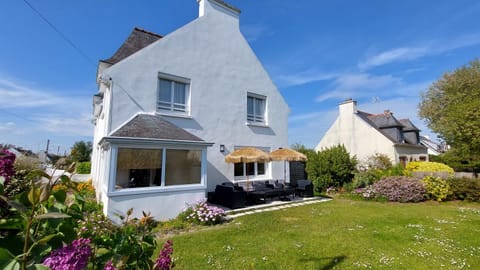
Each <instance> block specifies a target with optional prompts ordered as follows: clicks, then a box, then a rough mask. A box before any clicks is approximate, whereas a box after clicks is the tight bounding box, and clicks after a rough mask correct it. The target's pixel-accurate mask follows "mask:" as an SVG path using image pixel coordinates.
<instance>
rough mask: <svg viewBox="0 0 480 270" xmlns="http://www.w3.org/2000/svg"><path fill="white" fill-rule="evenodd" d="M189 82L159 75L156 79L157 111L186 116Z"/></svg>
mask: <svg viewBox="0 0 480 270" xmlns="http://www.w3.org/2000/svg"><path fill="white" fill-rule="evenodd" d="M189 88H190V81H189V80H188V79H185V78H180V77H176V76H172V75H166V74H160V75H159V78H158V100H157V110H158V111H161V112H174V113H184V114H188V111H189V96H190V92H189Z"/></svg>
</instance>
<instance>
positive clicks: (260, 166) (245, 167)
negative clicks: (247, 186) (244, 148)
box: [234, 162, 266, 177]
mask: <svg viewBox="0 0 480 270" xmlns="http://www.w3.org/2000/svg"><path fill="white" fill-rule="evenodd" d="M265 167H266V166H265V163H264V162H248V163H235V169H234V174H235V177H246V176H248V177H252V176H253V177H254V176H264V175H265V171H266V170H265Z"/></svg>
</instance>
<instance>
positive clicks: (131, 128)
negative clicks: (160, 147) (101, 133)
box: [112, 114, 203, 142]
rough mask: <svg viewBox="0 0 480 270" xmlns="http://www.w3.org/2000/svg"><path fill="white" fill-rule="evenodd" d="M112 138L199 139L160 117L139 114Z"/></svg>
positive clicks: (200, 140) (198, 140)
mask: <svg viewBox="0 0 480 270" xmlns="http://www.w3.org/2000/svg"><path fill="white" fill-rule="evenodd" d="M112 137H130V138H147V139H161V140H179V141H197V142H203V140H202V139H200V138H199V137H197V136H195V135H193V134H191V133H190V132H188V131H186V130H184V129H182V128H180V127H178V126H176V125H174V124H172V123H171V122H169V121H167V120H165V119H164V118H163V117H161V116H158V115H150V114H138V115H136V116H135V117H134V118H133V119H132V120H130V121H129V122H128V123H126V124H125V125H123V126H122V127H121V128H119V129H118V130H117V131H115V132H114V133H113V134H112Z"/></svg>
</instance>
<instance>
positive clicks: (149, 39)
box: [102, 27, 162, 65]
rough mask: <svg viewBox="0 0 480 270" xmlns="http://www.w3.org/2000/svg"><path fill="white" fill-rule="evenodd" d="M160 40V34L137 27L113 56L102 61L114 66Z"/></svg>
mask: <svg viewBox="0 0 480 270" xmlns="http://www.w3.org/2000/svg"><path fill="white" fill-rule="evenodd" d="M160 38H162V36H161V35H159V34H155V33H153V32H149V31H147V30H143V29H140V28H138V27H135V28H134V29H133V30H132V33H130V35H129V36H128V38H127V39H126V40H125V42H123V44H122V46H120V48H119V49H118V50H117V51H116V52H115V53H114V54H113V56H112V57H110V58H108V59H105V60H102V61H103V62H106V63H109V64H112V65H114V64H116V63H118V62H120V61H122V60H123V59H125V58H127V57H129V56H130V55H132V54H134V53H136V52H137V51H139V50H141V49H143V48H145V47H147V46H148V45H150V44H152V43H153V42H155V41H157V40H159V39H160Z"/></svg>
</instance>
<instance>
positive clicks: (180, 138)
mask: <svg viewBox="0 0 480 270" xmlns="http://www.w3.org/2000/svg"><path fill="white" fill-rule="evenodd" d="M197 1H198V4H199V17H198V18H196V19H195V20H193V21H192V22H190V23H188V24H187V25H185V26H183V27H181V28H179V29H178V30H176V31H174V32H172V33H170V34H168V35H165V36H161V35H158V34H155V33H151V32H148V31H145V30H142V29H138V28H135V29H134V30H133V31H132V33H131V34H130V36H129V37H128V38H127V40H126V41H125V42H124V44H123V45H122V46H121V47H120V48H119V49H118V50H117V52H116V53H115V54H114V55H113V56H112V57H110V58H109V59H106V60H101V61H100V62H99V65H98V74H97V83H98V87H99V91H98V93H97V94H96V95H95V96H94V100H93V103H94V119H95V120H94V122H95V130H94V150H93V154H92V178H93V184H94V186H95V188H96V190H97V197H98V200H99V201H101V202H102V203H103V205H104V212H105V213H106V214H107V215H108V216H109V217H114V216H115V214H125V212H126V211H127V210H128V209H129V208H132V207H133V209H134V215H136V216H139V215H140V214H141V212H142V211H145V212H151V213H152V215H153V216H154V217H155V218H157V219H168V218H172V217H175V216H176V215H177V214H178V213H179V212H180V211H181V210H182V209H183V208H184V207H185V205H186V203H193V202H195V201H197V200H199V199H203V198H205V197H206V192H207V191H211V190H214V189H215V186H216V185H217V184H219V183H222V182H225V181H242V180H245V179H246V178H247V175H248V177H249V179H252V180H253V179H283V165H282V163H278V164H277V163H275V162H274V163H258V164H257V163H248V164H238V165H236V166H234V165H233V164H229V163H225V160H224V159H225V156H226V155H227V154H228V153H229V152H231V151H233V150H234V149H236V148H240V147H244V146H253V147H258V148H260V149H262V150H265V151H267V152H268V151H271V150H274V149H277V148H279V147H285V146H287V145H288V138H287V122H288V120H287V118H288V113H289V109H288V105H287V104H286V102H285V100H284V99H283V97H282V96H281V94H280V93H279V91H278V90H277V88H276V86H275V85H274V84H273V82H272V81H271V79H270V77H269V75H268V74H267V72H266V71H265V69H264V68H263V66H262V64H261V63H260V62H259V60H258V59H257V57H256V56H255V54H254V53H253V51H252V49H251V48H250V46H249V45H248V43H247V41H246V40H245V38H244V37H243V36H242V34H241V32H240V29H239V15H240V10H238V9H237V8H235V7H232V6H230V5H228V4H226V3H225V2H223V1H220V0H197Z"/></svg>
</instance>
